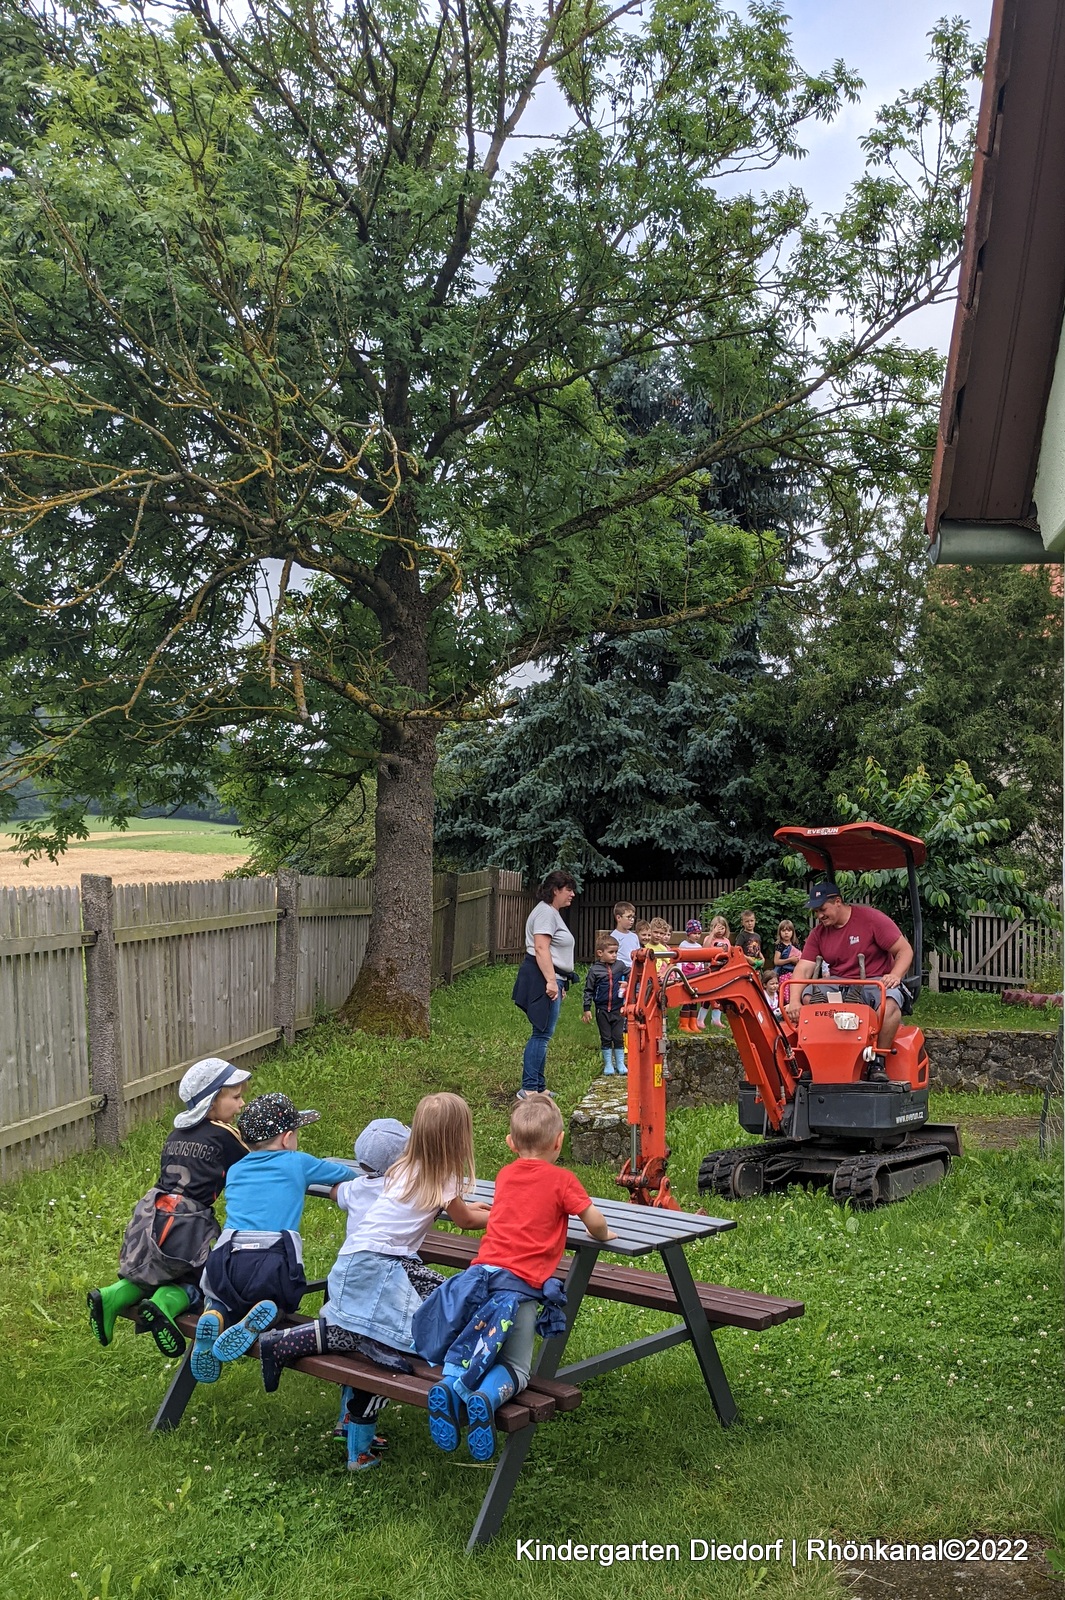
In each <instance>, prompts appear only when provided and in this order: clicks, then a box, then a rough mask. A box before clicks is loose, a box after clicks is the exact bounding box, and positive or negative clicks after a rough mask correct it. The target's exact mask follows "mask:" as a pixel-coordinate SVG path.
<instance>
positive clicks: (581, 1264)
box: [533, 1249, 599, 1378]
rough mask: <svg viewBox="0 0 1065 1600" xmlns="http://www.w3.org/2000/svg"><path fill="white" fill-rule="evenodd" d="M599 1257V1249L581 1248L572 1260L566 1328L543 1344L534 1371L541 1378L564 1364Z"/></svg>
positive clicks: (552, 1373)
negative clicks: (575, 1324)
mask: <svg viewBox="0 0 1065 1600" xmlns="http://www.w3.org/2000/svg"><path fill="white" fill-rule="evenodd" d="M598 1259H599V1251H598V1250H584V1249H582V1250H577V1251H575V1253H574V1256H573V1260H572V1262H571V1263H570V1269H569V1272H568V1273H567V1274H566V1310H565V1313H564V1315H565V1318H566V1327H565V1330H564V1332H562V1333H560V1334H557V1335H556V1336H555V1338H553V1339H545V1340H544V1342H543V1344H542V1346H541V1347H540V1359H539V1360H538V1361H537V1363H536V1365H535V1367H534V1368H533V1371H534V1372H535V1373H536V1374H537V1376H538V1377H540V1378H553V1377H554V1376H555V1373H556V1372H557V1371H558V1369H559V1367H560V1366H561V1364H562V1357H563V1356H564V1355H565V1353H566V1344H567V1342H568V1340H569V1336H570V1333H571V1332H572V1331H573V1324H574V1323H575V1322H576V1320H577V1312H578V1311H579V1310H580V1308H581V1301H582V1300H583V1299H584V1293H585V1290H586V1289H587V1287H588V1284H589V1281H590V1279H591V1276H592V1272H593V1270H594V1267H595V1263H596V1262H597V1261H598Z"/></svg>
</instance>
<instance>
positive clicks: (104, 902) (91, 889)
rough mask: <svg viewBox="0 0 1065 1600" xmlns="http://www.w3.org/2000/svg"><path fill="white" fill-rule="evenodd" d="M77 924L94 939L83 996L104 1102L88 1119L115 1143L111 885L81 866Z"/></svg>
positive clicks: (117, 1059) (98, 1137) (118, 1118)
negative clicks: (79, 917)
mask: <svg viewBox="0 0 1065 1600" xmlns="http://www.w3.org/2000/svg"><path fill="white" fill-rule="evenodd" d="M81 925H82V928H83V929H84V930H85V932H86V933H94V934H95V935H96V941H95V943H94V944H90V945H87V946H86V948H85V999H86V1017H87V1022H88V1030H89V1084H90V1087H91V1089H92V1092H93V1094H94V1095H103V1096H104V1097H105V1098H104V1103H103V1106H102V1107H101V1109H100V1110H99V1111H98V1112H97V1113H96V1115H95V1118H94V1120H93V1136H94V1138H95V1141H96V1143H97V1144H98V1145H110V1146H113V1145H117V1144H118V1142H119V1141H120V1139H121V1138H122V1133H123V1128H124V1124H125V1114H124V1113H125V1106H124V1104H123V1098H122V1078H123V1072H122V1056H121V1041H120V1038H119V1027H118V961H117V957H116V953H115V889H114V884H113V883H112V881H111V879H110V878H106V877H103V876H100V875H99V874H97V873H93V872H86V873H83V874H82V879H81Z"/></svg>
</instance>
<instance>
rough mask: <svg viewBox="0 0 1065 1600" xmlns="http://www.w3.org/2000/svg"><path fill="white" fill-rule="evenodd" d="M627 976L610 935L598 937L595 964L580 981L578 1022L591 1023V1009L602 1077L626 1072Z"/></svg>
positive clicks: (626, 970)
mask: <svg viewBox="0 0 1065 1600" xmlns="http://www.w3.org/2000/svg"><path fill="white" fill-rule="evenodd" d="M628 975H629V968H628V967H627V966H625V964H624V963H623V962H622V961H619V959H618V942H617V940H616V939H615V937H614V935H613V934H612V933H607V934H602V935H600V937H599V938H598V939H597V940H596V941H595V960H594V961H593V962H592V964H591V966H590V967H589V968H588V976H587V977H586V978H585V980H584V1010H583V1013H582V1015H581V1021H582V1022H591V1020H592V1009H593V1007H594V1009H595V1020H596V1024H597V1025H598V1028H599V1044H600V1047H601V1048H602V1052H603V1075H604V1076H605V1077H608V1078H609V1077H612V1076H613V1074H614V1073H615V1072H619V1073H620V1074H621V1075H622V1077H624V1076H625V1074H626V1073H627V1071H628V1068H627V1067H626V1065H625V1018H624V1017H623V1016H622V1014H621V1008H622V1006H623V1005H624V1003H625V980H626V978H627V977H628Z"/></svg>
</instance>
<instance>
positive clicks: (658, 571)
mask: <svg viewBox="0 0 1065 1600" xmlns="http://www.w3.org/2000/svg"><path fill="white" fill-rule="evenodd" d="M166 17H167V20H165V21H163V20H160V14H159V12H158V10H157V8H154V7H151V6H147V5H146V6H144V7H143V9H140V8H139V7H138V6H133V7H121V8H120V7H117V6H116V7H112V6H111V5H109V4H107V3H105V0H84V3H83V4H81V5H79V6H77V7H72V8H69V9H62V10H61V9H57V8H54V7H53V6H52V5H51V4H50V3H46V0H0V28H2V34H3V38H2V39H0V43H2V44H4V45H10V46H11V48H10V49H8V50H5V71H4V73H3V74H2V75H0V138H2V139H3V140H4V141H5V147H4V150H3V152H2V156H0V159H2V160H3V162H4V164H5V165H6V168H7V173H6V176H5V181H4V183H3V184H2V185H0V415H2V421H0V470H2V480H0V524H2V530H3V533H4V534H5V536H6V537H5V538H4V539H3V541H2V546H0V548H2V555H0V562H2V569H0V577H2V579H3V588H2V590H0V639H2V644H3V652H2V654H3V659H4V662H5V665H4V668H3V672H4V681H3V684H2V686H0V687H2V689H3V696H2V705H3V710H2V713H0V747H3V748H7V749H13V750H14V752H15V754H14V756H13V758H12V759H11V760H10V761H9V763H8V770H9V776H10V780H11V781H12V782H15V781H17V780H18V778H20V777H21V776H23V775H25V774H26V773H29V774H31V775H34V776H35V777H36V778H37V779H38V781H39V782H40V783H41V784H42V785H44V786H45V789H46V792H48V793H50V795H51V796H52V797H53V800H54V805H53V809H52V815H51V818H50V820H49V821H48V823H47V825H44V826H41V827H39V828H36V829H35V830H30V832H29V833H28V835H27V844H28V845H29V846H30V847H33V846H35V845H36V846H42V845H47V846H50V847H51V848H57V847H59V846H61V845H62V843H63V842H64V840H65V839H67V838H69V837H71V836H72V835H74V834H76V833H77V832H78V830H79V828H80V827H82V826H83V814H84V804H83V802H84V800H85V798H87V797H90V796H96V797H98V798H99V799H100V800H101V802H103V804H104V806H105V808H108V809H109V810H110V813H111V814H112V815H114V816H118V817H121V816H123V815H127V814H128V813H129V812H130V811H131V810H132V809H134V808H135V807H136V806H137V805H138V804H140V803H142V802H144V801H146V800H158V799H159V798H165V799H168V800H171V801H173V800H178V799H181V798H185V797H187V796H189V795H192V794H194V793H196V792H197V791H198V790H199V789H200V788H201V787H202V785H203V784H204V782H205V781H207V780H208V779H210V778H214V777H217V776H218V766H219V762H220V760H221V761H222V762H223V764H224V760H225V759H227V758H226V757H225V754H224V753H225V752H227V751H228V752H229V757H228V759H232V758H233V756H234V753H235V754H236V756H237V757H239V759H240V761H241V763H242V770H243V773H244V776H245V780H246V781H250V782H253V781H255V779H256V775H258V779H259V780H260V781H261V782H262V783H263V784H265V785H266V786H267V787H270V788H272V789H273V790H274V791H275V792H276V791H277V789H278V786H279V785H280V786H281V787H282V790H283V786H284V784H285V783H289V784H292V785H301V784H302V783H303V781H304V775H305V774H306V773H308V772H309V771H310V772H312V773H313V782H314V784H315V785H317V786H319V787H322V786H324V787H325V788H326V789H328V790H329V803H330V804H334V803H339V801H340V800H342V798H343V796H344V794H346V793H350V792H353V791H354V790H355V788H356V787H357V786H358V784H359V783H360V782H361V780H362V778H363V776H364V775H365V774H366V773H367V772H368V771H371V772H374V773H375V775H376V795H377V803H376V816H375V855H376V871H377V909H376V911H375V915H374V919H373V923H372V927H371V933H370V941H369V948H368V951H367V955H366V960H365V963H364V965H363V968H362V972H361V973H360V977H359V980H358V983H357V984H356V987H355V990H354V991H353V994H352V997H351V1000H350V1001H349V1004H348V1007H347V1015H349V1016H350V1017H351V1018H352V1019H354V1020H356V1021H359V1022H362V1023H364V1024H366V1025H368V1026H374V1027H379V1028H383V1029H395V1030H397V1031H403V1032H406V1031H424V1030H425V1029H426V1028H427V1025H428V968H427V963H426V961H425V960H424V953H425V951H426V949H427V948H428V945H429V932H430V918H431V895H430V879H429V874H430V871H431V854H432V809H433V799H432V793H433V792H432V775H433V767H434V762H435V752H436V742H437V736H438V732H439V730H440V728H441V727H442V726H443V725H445V724H446V723H450V722H454V721H455V720H456V719H474V720H475V719H477V718H491V717H493V716H494V715H496V714H497V712H498V709H499V703H500V702H499V694H498V690H497V687H496V686H497V685H498V684H500V683H501V682H504V681H505V680H506V676H507V674H508V673H510V672H512V670H513V669H514V668H515V667H517V666H519V665H521V664H522V663H526V662H531V661H534V660H538V659H542V658H545V657H547V658H550V657H551V656H552V655H553V654H556V653H558V652H561V651H565V650H567V649H568V648H570V646H571V645H572V644H573V643H574V642H577V641H580V640H583V639H587V638H590V637H597V636H598V637H616V638H622V637H631V636H632V635H634V634H637V633H639V632H642V631H646V630H649V629H650V630H655V631H668V630H670V629H672V628H675V627H677V626H688V625H692V624H698V623H704V622H707V621H710V620H713V619H721V618H727V617H729V616H731V615H733V614H734V613H735V611H736V608H737V607H740V606H743V605H746V604H748V603H749V602H750V600H751V597H752V596H753V595H754V594H755V592H756V591H757V588H758V585H759V583H760V581H761V579H762V576H763V574H764V573H765V572H766V571H771V570H773V567H774V563H775V561H776V559H777V552H776V549H775V547H774V544H773V541H764V540H762V539H760V538H759V537H757V536H754V535H751V534H749V533H745V532H744V531H743V530H742V529H737V528H733V527H729V526H727V525H722V524H721V523H720V522H719V521H717V520H716V519H715V518H713V517H712V516H707V515H706V514H705V512H704V511H703V510H702V509H701V504H700V489H701V485H702V482H703V480H704V477H705V475H706V473H707V472H708V471H709V469H710V468H711V467H712V466H713V465H714V463H715V462H721V461H726V460H738V459H740V458H742V457H744V456H746V455H748V454H750V453H751V452H769V453H771V454H775V455H780V456H784V457H786V458H788V459H791V460H795V461H802V462H803V463H809V464H811V465H812V469H813V470H814V472H815V474H816V473H821V474H822V477H823V478H824V479H825V481H826V482H827V481H828V480H829V479H830V478H831V477H832V474H833V472H834V470H835V468H836V465H837V464H838V463H839V462H840V461H845V462H846V463H847V467H846V471H847V473H848V474H852V473H855V472H857V473H858V476H859V477H861V476H862V475H864V477H865V478H866V479H868V480H870V481H871V480H872V478H874V477H875V476H876V474H877V473H878V472H880V471H892V470H894V464H895V461H896V457H897V453H898V441H899V437H900V436H901V435H902V434H904V433H905V428H906V421H907V418H908V417H909V415H910V413H911V411H912V408H913V406H914V405H923V404H925V403H926V402H927V399H928V395H929V392H930V390H931V389H932V388H934V386H935V382H936V363H935V361H934V359H933V358H931V357H929V356H928V355H927V353H922V352H919V351H916V352H915V351H910V350H908V349H906V348H905V347H904V346H903V345H901V344H900V343H899V342H898V338H897V330H898V328H899V325H900V323H901V322H902V320H903V318H904V317H905V316H906V314H907V313H908V312H909V311H911V310H912V309H913V308H914V307H916V306H919V305H924V304H927V303H929V302H931V301H934V300H936V299H937V298H940V297H941V296H943V295H944V294H945V293H946V292H947V290H948V283H949V276H950V271H951V265H952V261H953V258H954V256H955V253H956V250H957V245H958V240H959V236H960V207H961V199H962V196H963V194H964V191H965V177H966V162H967V159H968V115H969V101H968V79H969V77H970V76H971V73H972V70H973V63H972V59H971V51H970V47H969V44H968V41H967V39H966V37H965V34H964V30H962V29H961V28H960V27H959V26H950V27H948V26H946V25H944V26H941V27H939V28H938V29H937V30H936V32H935V34H934V36H933V72H932V75H931V77H930V79H929V82H928V83H927V84H926V85H924V86H922V88H921V89H919V90H918V91H916V92H915V93H914V94H913V95H912V96H903V97H902V98H901V99H900V100H899V102H898V103H897V104H896V105H894V106H892V107H889V108H887V110H886V111H885V112H884V113H882V115H881V117H880V118H879V120H878V122H877V125H876V127H875V129H874V130H873V132H872V133H871V135H870V136H869V138H868V139H867V141H866V150H867V158H868V170H867V172H866V175H865V176H864V177H863V178H862V180H861V181H860V182H859V183H858V184H857V186H856V187H855V189H854V191H853V192H852V194H851V195H850V197H849V198H848V203H847V205H846V207H845V209H844V210H843V211H842V213H841V214H840V216H838V217H828V218H822V219H818V218H815V217H814V216H813V215H812V214H811V211H810V208H809V206H808V205H807V203H806V201H805V200H804V198H803V196H802V194H801V193H800V192H799V191H797V190H796V189H787V190H781V191H772V192H771V191H768V190H766V189H765V188H764V186H762V185H761V183H760V182H757V181H754V180H752V179H751V178H750V177H748V176H747V175H750V174H758V173H761V172H765V171H767V170H769V169H771V168H772V167H773V165H774V164H775V163H776V162H777V161H778V160H779V159H780V158H781V157H783V156H797V155H799V154H801V138H802V132H803V128H804V126H806V125H808V124H809V123H811V122H812V121H816V120H824V119H826V118H829V117H831V116H833V115H834V114H835V113H836V111H837V110H838V109H839V107H840V105H841V103H842V102H843V101H844V100H845V99H847V98H849V97H853V96H854V94H855V91H856V82H855V80H854V79H853V77H852V76H851V75H849V74H848V73H847V72H846V70H845V69H844V68H843V67H842V66H841V65H837V66H836V67H834V68H832V69H831V70H830V71H828V72H826V73H823V74H814V75H811V74H808V73H806V72H804V71H802V70H801V69H800V68H799V66H798V65H797V63H796V61H795V60H794V57H793V54H792V50H791V46H790V42H789V39H788V35H787V32H786V28H785V19H784V17H783V14H782V13H781V12H780V11H779V10H778V8H777V7H776V6H775V5H773V4H754V5H752V6H751V7H750V9H749V12H748V14H747V16H746V17H745V18H743V19H740V18H737V17H735V16H733V15H731V14H730V13H728V12H726V11H724V10H723V9H721V8H720V7H719V6H717V5H714V4H700V5H696V6H692V5H688V4H678V3H676V0H657V3H655V4H651V5H643V4H641V3H639V0H622V3H620V4H619V5H617V6H616V7H614V8H613V9H611V8H609V7H604V6H602V5H599V4H595V3H592V0H557V3H555V0H553V3H551V4H545V5H533V6H530V7H528V8H525V9H518V8H516V7H514V6H513V4H512V3H511V0H430V3H428V4H426V5H425V6H422V7H411V6H406V5H401V4H396V3H391V0H388V3H372V0H339V3H334V4H327V3H325V0H302V3H301V4H299V5H297V6H294V7H288V8H286V7H282V6H280V5H277V4H274V3H272V0H253V3H252V4H251V5H250V7H245V6H243V5H241V6H239V7H234V10H233V12H232V13H230V12H228V11H227V10H226V9H225V8H224V7H223V8H221V9H216V8H215V7H213V6H212V5H211V4H210V3H209V0H185V3H184V4H178V5H176V6H174V7H172V8H170V10H169V11H168V12H167V14H166ZM552 88H553V89H557V90H558V91H560V100H559V104H560V105H564V106H565V108H566V109H565V113H564V115H562V116H561V117H559V118H558V119H556V125H557V129H558V131H556V132H551V133H548V132H546V131H545V129H544V117H543V116H542V115H541V114H540V113H539V112H538V110H537V104H536V103H537V96H538V95H542V94H543V93H545V92H546V91H548V90H549V89H552ZM722 180H727V181H722ZM826 328H827V329H828V330H829V331H827V332H826V331H825V330H826ZM665 351H668V352H670V353H671V354H672V355H673V357H674V359H675V360H676V361H677V362H678V364H679V365H680V367H681V368H682V370H683V373H684V376H685V381H686V382H687V384H688V385H689V387H690V388H691V389H692V391H693V392H701V393H703V394H704V395H706V396H708V397H709V398H710V400H711V402H712V404H711V406H710V407H709V409H708V421H707V425H706V427H705V428H704V429H703V430H702V431H701V432H700V431H698V430H697V431H696V432H695V433H694V434H693V433H692V432H691V431H690V430H680V429H677V428H674V427H673V426H672V425H671V424H670V422H669V420H668V419H665V420H663V421H662V422H661V424H659V425H657V426H655V427H654V428H652V429H651V430H649V431H648V432H647V434H646V435H645V436H644V437H643V438H641V440H640V441H639V443H638V445H636V446H634V444H633V441H632V438H631V435H630V434H629V433H628V432H627V431H626V429H625V428H624V427H622V426H621V425H620V423H619V420H618V418H617V416H616V412H615V403H614V400H613V399H612V397H611V391H610V383H609V378H610V374H611V372H612V371H613V370H614V369H615V368H617V367H618V366H619V365H620V364H622V363H628V364H633V363H635V364H636V365H638V366H639V365H641V364H645V363H649V362H652V361H653V360H654V359H655V358H656V357H657V356H659V355H660V354H661V353H663V352H665ZM710 411H712V421H711V420H709V412H710ZM700 525H702V532H703V537H701V538H693V537H692V530H693V529H694V528H696V527H699V526H700ZM220 751H221V752H223V755H222V756H220V754H219V752H220ZM279 799H280V800H281V803H282V804H283V793H282V794H281V795H280V796H279Z"/></svg>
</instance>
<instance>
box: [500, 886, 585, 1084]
mask: <svg viewBox="0 0 1065 1600" xmlns="http://www.w3.org/2000/svg"><path fill="white" fill-rule="evenodd" d="M576 892H577V885H576V883H575V882H574V880H573V878H571V877H570V875H569V873H568V872H549V873H548V875H547V877H546V878H545V879H544V881H543V883H542V884H541V885H540V899H539V901H538V902H537V904H536V905H535V906H534V907H533V909H532V911H530V913H529V916H528V918H527V920H526V923H525V960H524V961H523V962H522V964H521V966H520V967H519V968H518V976H517V978H516V979H515V980H514V995H513V999H514V1004H515V1005H516V1006H517V1007H518V1008H519V1009H520V1010H522V1011H524V1012H525V1015H526V1016H527V1017H528V1019H529V1021H530V1023H531V1024H532V1033H531V1035H530V1036H529V1042H528V1043H527V1044H526V1046H525V1054H524V1056H523V1058H522V1070H521V1088H520V1089H519V1090H518V1099H519V1100H524V1099H525V1097H526V1095H530V1094H543V1093H545V1084H546V1079H545V1077H544V1066H545V1063H546V1061H547V1045H548V1041H549V1039H550V1038H551V1035H552V1034H553V1033H554V1031H555V1024H556V1023H557V1021H558V1014H559V1011H560V1010H561V1007H562V996H563V994H564V993H565V991H566V985H567V983H568V982H569V980H571V979H572V977H573V950H574V939H573V935H572V933H570V931H569V929H568V928H567V926H566V924H565V923H564V922H563V920H562V915H561V913H562V909H563V907H565V906H568V905H570V904H571V903H572V901H573V896H574V895H575V894H576Z"/></svg>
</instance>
